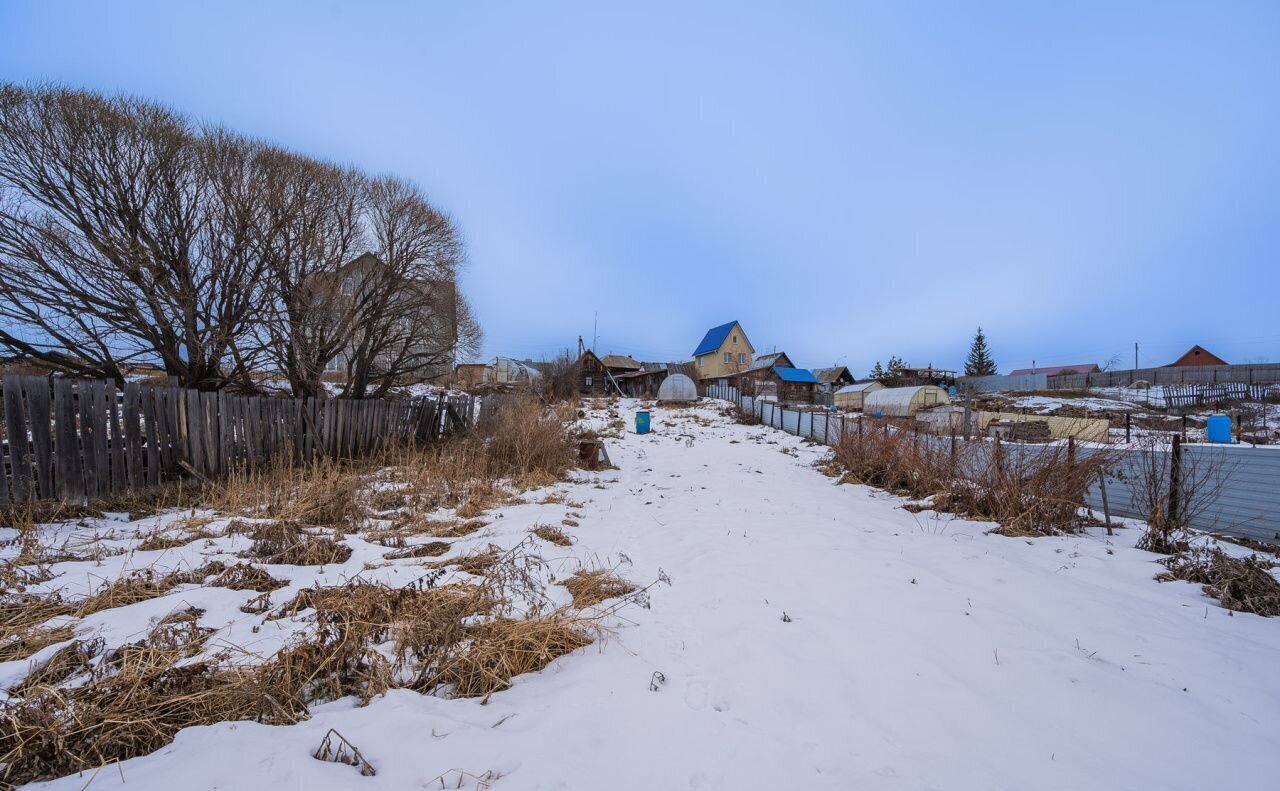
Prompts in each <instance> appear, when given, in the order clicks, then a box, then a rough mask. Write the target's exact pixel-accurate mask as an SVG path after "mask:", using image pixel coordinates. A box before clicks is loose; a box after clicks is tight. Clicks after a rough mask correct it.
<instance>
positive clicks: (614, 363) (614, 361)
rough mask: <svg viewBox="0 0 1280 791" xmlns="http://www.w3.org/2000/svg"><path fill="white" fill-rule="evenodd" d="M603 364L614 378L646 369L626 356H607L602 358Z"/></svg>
mask: <svg viewBox="0 0 1280 791" xmlns="http://www.w3.org/2000/svg"><path fill="white" fill-rule="evenodd" d="M601 362H603V363H604V367H605V368H608V369H609V373H611V374H613V375H614V376H618V375H620V374H629V373H634V372H636V371H639V370H640V369H641V368H643V367H644V366H642V365H641V364H640V363H638V362H636V361H635V360H634V359H632V358H631V357H629V356H627V355H625V354H606V355H605V356H604V357H603V358H601Z"/></svg>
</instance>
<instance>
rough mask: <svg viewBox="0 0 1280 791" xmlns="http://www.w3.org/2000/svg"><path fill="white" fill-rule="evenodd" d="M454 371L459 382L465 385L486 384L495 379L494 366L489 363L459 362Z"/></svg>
mask: <svg viewBox="0 0 1280 791" xmlns="http://www.w3.org/2000/svg"><path fill="white" fill-rule="evenodd" d="M454 373H455V374H456V377H457V380H458V384H460V385H462V386H463V387H469V386H472V385H479V384H486V383H488V382H492V381H493V366H492V365H490V364H489V363H458V367H457V368H456V369H454Z"/></svg>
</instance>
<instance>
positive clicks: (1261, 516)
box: [707, 385, 1280, 543]
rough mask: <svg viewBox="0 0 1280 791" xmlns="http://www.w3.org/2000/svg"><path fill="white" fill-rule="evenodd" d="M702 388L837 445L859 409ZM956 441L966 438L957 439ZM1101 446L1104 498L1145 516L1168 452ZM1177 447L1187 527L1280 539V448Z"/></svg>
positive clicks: (1013, 451) (1030, 450) (1092, 503)
mask: <svg viewBox="0 0 1280 791" xmlns="http://www.w3.org/2000/svg"><path fill="white" fill-rule="evenodd" d="M707 395H708V396H710V397H711V398H720V399H724V400H726V401H732V402H734V403H736V404H738V405H739V406H740V407H741V408H742V409H744V410H749V411H752V412H754V413H755V414H756V416H758V417H759V418H760V421H761V422H762V423H764V424H765V425H768V426H771V427H773V428H778V429H781V430H783V431H786V432H787V433H789V434H795V435H797V436H801V437H808V438H810V439H813V440H815V441H817V442H821V443H824V444H827V445H835V444H836V442H838V441H839V438H840V436H841V435H842V433H844V432H856V431H858V420H859V418H858V417H857V416H846V415H843V414H841V413H838V412H816V411H814V412H811V411H802V410H791V409H784V408H782V407H780V406H779V405H777V404H776V403H774V402H771V401H757V400H755V399H752V398H751V397H749V396H740V395H739V393H738V391H737V390H736V389H735V388H732V387H723V386H719V385H713V386H711V387H709V388H707ZM919 440H920V441H921V442H928V443H934V444H937V445H938V446H939V448H941V447H942V446H943V445H944V443H945V444H949V443H951V442H952V441H953V440H952V439H951V438H950V437H939V436H929V435H921V436H920V438H919ZM955 441H957V442H961V443H963V442H965V440H962V439H960V438H956V440H955ZM968 441H969V442H989V441H990V440H988V439H982V438H977V439H973V440H968ZM1046 447H1049V446H1044V445H1032V444H1019V443H1005V444H1004V445H1003V446H1002V452H1003V453H1004V454H1006V456H1009V455H1014V456H1016V455H1019V454H1035V453H1040V452H1044V451H1045V449H1046ZM1077 452H1078V453H1080V454H1081V455H1082V456H1083V455H1088V454H1090V453H1091V452H1096V451H1094V450H1092V449H1091V448H1090V446H1088V445H1086V444H1081V445H1079V446H1078V449H1077ZM1105 452H1107V453H1111V454H1114V455H1116V456H1117V462H1116V463H1115V464H1114V465H1113V466H1112V468H1111V473H1110V474H1108V475H1107V480H1106V495H1107V496H1106V499H1107V502H1106V505H1107V506H1108V507H1109V509H1110V512H1111V514H1112V515H1113V516H1121V517H1127V518H1130V519H1146V518H1147V517H1148V516H1149V514H1148V513H1147V512H1146V507H1147V505H1148V504H1147V502H1146V501H1147V500H1149V499H1150V498H1149V497H1146V496H1145V495H1144V487H1145V486H1146V485H1147V480H1148V479H1147V477H1146V476H1147V475H1149V474H1150V471H1152V470H1154V471H1156V474H1163V475H1166V476H1167V475H1168V474H1169V473H1168V471H1169V469H1170V467H1171V464H1170V454H1171V451H1170V450H1160V449H1156V450H1145V449H1144V450H1139V449H1115V448H1108V449H1106V451H1105ZM1181 453H1182V456H1181V459H1180V463H1179V468H1180V475H1179V482H1180V486H1179V490H1180V491H1181V492H1182V493H1183V496H1184V498H1186V497H1190V498H1193V499H1194V500H1195V502H1194V503H1186V504H1185V505H1184V508H1183V514H1184V516H1185V517H1186V519H1187V522H1188V526H1189V527H1191V528H1193V529H1195V530H1202V531H1205V532H1213V533H1221V534H1224V535H1230V536H1237V537H1241V538H1250V539H1253V540H1255V541H1263V542H1267V543H1277V542H1278V541H1280V447H1253V446H1249V445H1198V444H1195V445H1183V446H1182V450H1181ZM966 457H968V458H974V457H973V456H969V455H966ZM978 458H982V456H979V457H978ZM1166 486H1167V484H1166ZM1193 492H1194V494H1192V493H1193ZM1085 503H1086V504H1087V505H1088V506H1089V507H1090V508H1093V509H1095V510H1097V511H1101V510H1102V508H1103V495H1102V487H1101V486H1100V485H1099V484H1094V486H1092V487H1091V488H1090V489H1089V491H1088V492H1087V493H1086V495H1085Z"/></svg>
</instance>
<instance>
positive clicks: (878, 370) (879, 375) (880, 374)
mask: <svg viewBox="0 0 1280 791" xmlns="http://www.w3.org/2000/svg"><path fill="white" fill-rule="evenodd" d="M871 378H872V379H874V380H875V381H877V382H879V383H880V384H884V379H885V376H884V368H882V367H880V361H879V360H876V367H875V368H872V369H871Z"/></svg>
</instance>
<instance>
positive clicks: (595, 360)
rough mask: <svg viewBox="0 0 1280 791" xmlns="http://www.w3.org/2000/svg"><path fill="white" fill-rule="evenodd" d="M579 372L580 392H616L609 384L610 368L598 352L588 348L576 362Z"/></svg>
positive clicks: (605, 393)
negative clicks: (598, 355)
mask: <svg viewBox="0 0 1280 791" xmlns="http://www.w3.org/2000/svg"><path fill="white" fill-rule="evenodd" d="M575 367H576V369H577V373H578V392H579V393H581V394H582V395H598V396H602V395H608V394H609V393H610V392H616V391H615V390H614V389H613V386H612V385H611V384H609V369H608V368H606V367H605V364H604V361H602V360H601V359H600V358H599V357H597V356H596V353H595V352H593V351H591V350H590V349H586V350H584V351H583V352H582V354H581V355H579V356H578V362H577V363H576V364H575Z"/></svg>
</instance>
